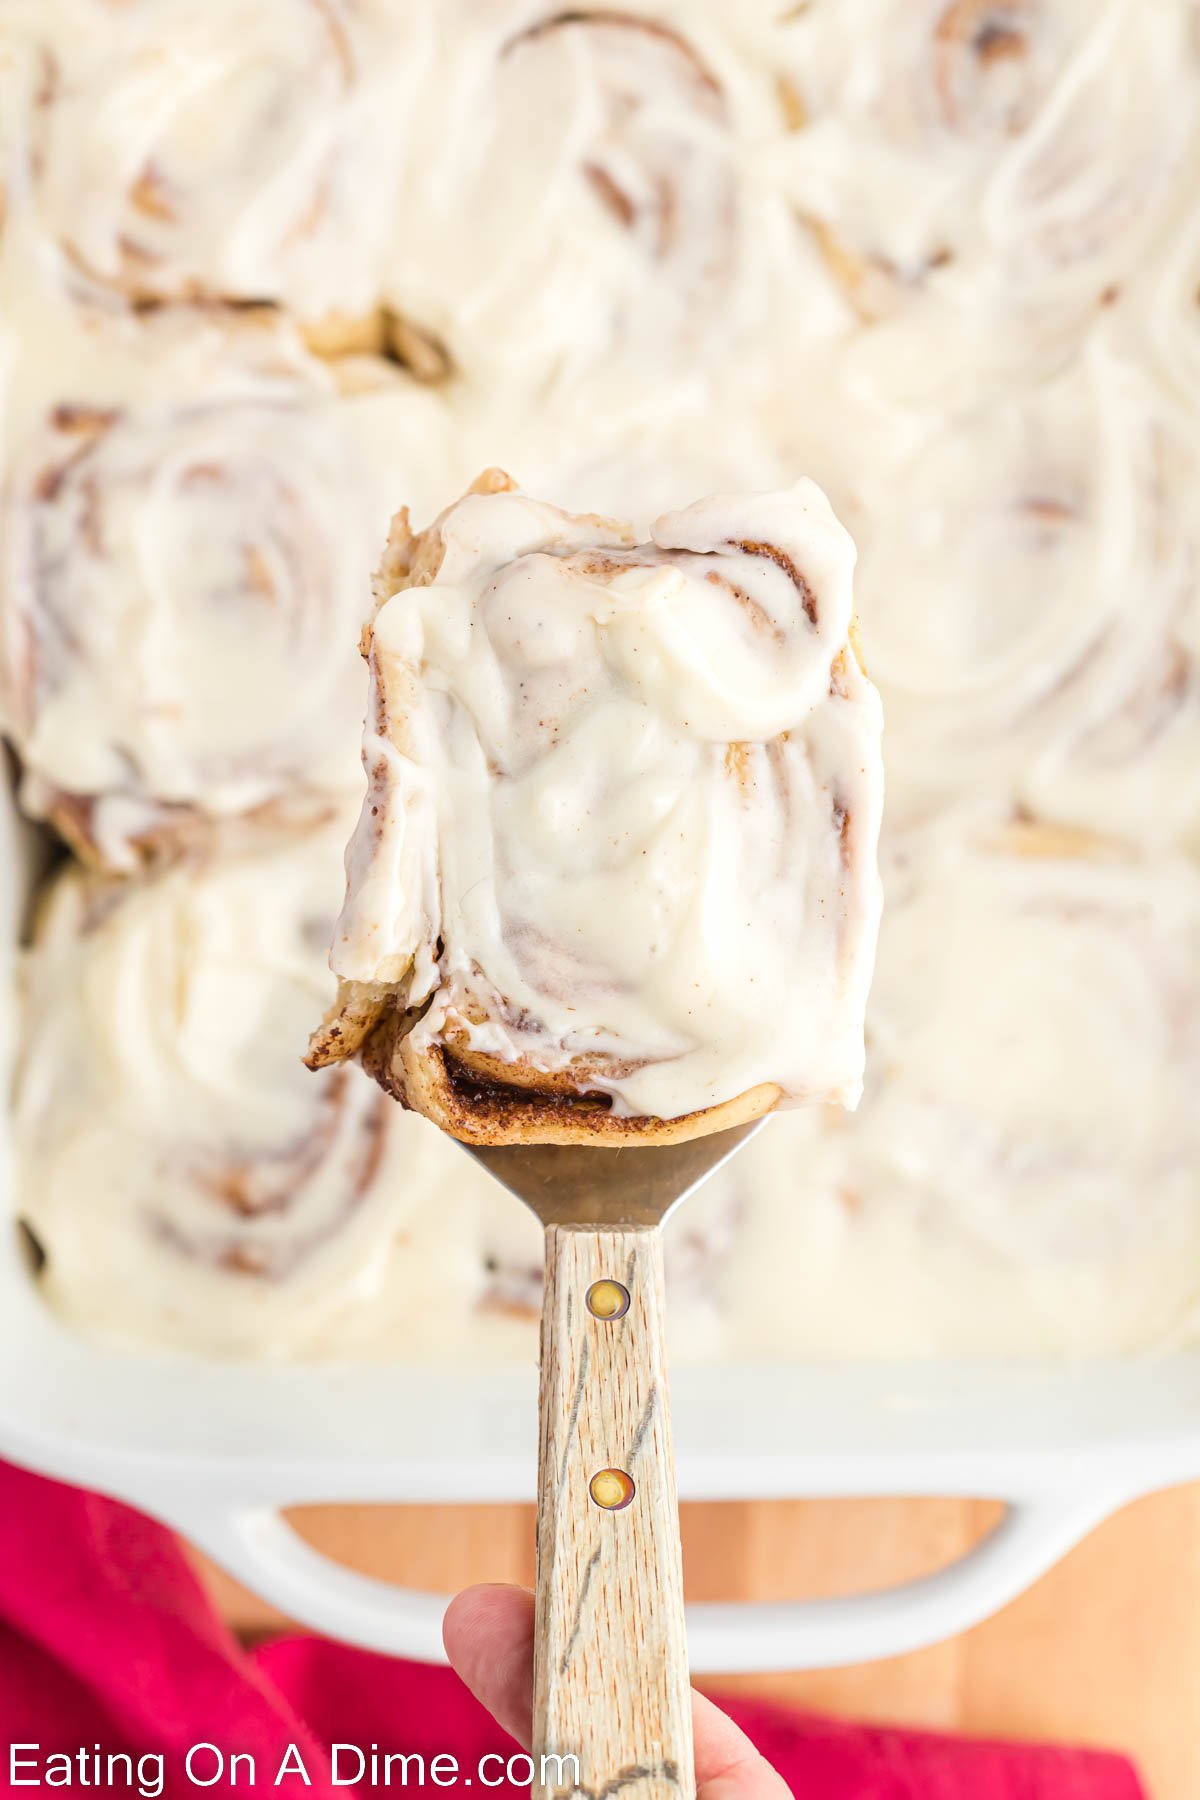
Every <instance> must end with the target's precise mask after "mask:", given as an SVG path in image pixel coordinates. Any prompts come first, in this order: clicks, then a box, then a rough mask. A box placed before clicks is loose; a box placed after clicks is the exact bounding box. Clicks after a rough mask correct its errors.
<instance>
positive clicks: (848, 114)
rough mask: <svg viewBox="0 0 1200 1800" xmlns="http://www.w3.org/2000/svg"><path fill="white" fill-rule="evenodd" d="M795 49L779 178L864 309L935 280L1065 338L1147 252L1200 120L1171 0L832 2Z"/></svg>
mask: <svg viewBox="0 0 1200 1800" xmlns="http://www.w3.org/2000/svg"><path fill="white" fill-rule="evenodd" d="M787 61H788V66H789V69H790V70H791V72H792V80H793V81H794V83H795V85H796V87H797V89H798V91H799V92H800V94H801V95H802V97H803V102H804V114H805V120H804V125H803V129H801V130H798V131H796V132H794V133H793V134H792V135H791V136H790V138H789V139H788V142H787V145H786V148H785V151H784V152H783V154H782V155H781V158H780V163H779V167H780V170H781V175H782V179H783V180H784V182H785V185H786V186H787V188H788V191H789V192H790V193H791V194H792V196H793V199H794V200H795V202H796V205H797V207H798V209H799V211H800V213H801V216H802V217H803V218H804V219H805V220H807V221H808V223H809V225H810V227H811V229H812V231H813V232H814V234H815V236H816V239H817V242H818V243H819V245H820V247H821V249H822V251H823V253H824V255H825V257H826V261H827V265H828V267H829V270H830V272H831V274H832V275H833V277H834V279H835V281H836V282H837V283H838V284H839V286H841V287H842V289H843V290H844V291H845V292H846V294H847V296H848V298H849V300H850V302H851V304H852V305H853V307H854V309H855V310H856V312H857V313H858V314H859V315H860V317H863V318H866V319H868V320H874V319H878V318H880V317H882V316H885V315H887V314H889V313H892V312H895V311H897V310H900V309H905V308H907V307H909V306H911V305H912V304H913V302H914V300H915V299H916V298H917V297H919V296H923V295H926V294H929V293H933V294H935V295H940V296H950V297H952V298H953V299H954V301H955V302H956V303H957V304H960V305H963V306H965V307H967V308H968V309H969V310H972V311H974V310H976V309H977V308H979V306H980V305H981V304H982V305H983V306H985V307H987V308H989V309H994V311H995V313H996V315H997V319H998V320H999V321H1000V322H1001V324H1003V322H1004V321H1007V322H1008V323H1009V324H1013V325H1017V326H1019V327H1020V328H1021V329H1022V331H1023V332H1024V333H1025V334H1026V335H1028V336H1030V337H1031V338H1036V339H1042V340H1045V339H1047V338H1050V339H1052V340H1054V341H1055V342H1056V343H1058V344H1061V343H1062V342H1063V341H1064V338H1069V337H1071V336H1073V335H1075V334H1077V333H1078V331H1079V330H1080V328H1081V327H1082V326H1085V325H1086V323H1087V322H1088V321H1089V320H1090V318H1091V317H1092V316H1094V313H1095V310H1096V308H1097V307H1098V306H1102V305H1104V304H1106V303H1108V302H1109V301H1110V300H1111V299H1112V298H1113V297H1114V296H1115V294H1116V293H1117V292H1118V291H1119V288H1120V286H1121V284H1122V283H1123V282H1124V281H1126V280H1127V279H1128V278H1129V277H1130V276H1131V275H1133V274H1134V273H1135V272H1136V270H1137V269H1138V267H1139V265H1140V262H1141V260H1142V258H1143V256H1144V254H1145V252H1146V249H1147V246H1148V244H1149V243H1150V242H1151V240H1152V238H1153V234H1154V232H1155V229H1156V226H1157V224H1158V223H1159V221H1160V220H1161V217H1162V215H1163V211H1164V209H1165V207H1166V205H1167V203H1168V200H1169V197H1170V194H1171V191H1172V184H1173V182H1174V180H1175V178H1176V174H1177V171H1178V169H1179V165H1180V159H1181V155H1182V151H1183V148H1184V145H1185V144H1186V142H1187V139H1188V136H1189V133H1190V131H1191V129H1192V127H1193V125H1194V122H1195V120H1196V118H1197V86H1198V84H1197V47H1196V44H1195V42H1194V38H1193V33H1192V30H1191V26H1190V22H1189V19H1188V16H1187V8H1186V7H1185V6H1180V5H1174V4H1167V5H1163V6H1156V7H1153V8H1150V9H1147V8H1146V7H1144V6H1141V5H1139V4H1138V0H1100V3H1099V4H1096V3H1093V0H886V3H885V4H883V5H879V4H877V3H876V0H851V3H850V4H843V3H842V0H816V4H814V5H812V6H809V7H806V8H805V9H804V11H803V13H802V14H801V15H800V16H799V17H798V18H797V19H796V21H795V25H794V30H793V33H792V39H791V42H790V45H789V49H788V52H787ZM996 328H997V320H996V319H993V321H992V330H993V332H994V331H995V330H996Z"/></svg>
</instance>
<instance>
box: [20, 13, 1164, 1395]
mask: <svg viewBox="0 0 1200 1800" xmlns="http://www.w3.org/2000/svg"><path fill="white" fill-rule="evenodd" d="M1198 179H1200V33H1198V32H1197V21H1196V16H1195V7H1194V6H1193V5H1192V4H1191V3H1190V0H1157V3H1156V4H1155V5H1154V6H1153V7H1146V6H1143V5H1138V4H1136V3H1135V0H1038V3H1037V4H1032V3H1029V0H883V3H881V4H875V3H874V0H872V3H871V4H868V3H867V0H810V3H809V4H807V5H805V6H802V7H789V6H782V5H778V6H777V5H773V4H768V0H750V3H749V4H747V5H744V6H741V7H738V8H731V7H729V6H726V5H723V4H718V3H717V0H686V3H685V0H627V3H626V4H621V5H616V6H570V7H561V6H560V7H555V6H553V5H547V4H545V0H540V3H539V0H444V3H442V4H439V5H437V6H436V7H430V6H421V5H416V4H411V5H410V4H407V3H406V0H267V3H266V4H263V5H261V6H256V7H253V8H249V9H247V8H246V7H244V6H238V5H235V4H233V3H232V0H204V3H203V4H202V3H201V0H165V3H164V0H124V4H121V5H115V4H111V3H110V0H9V3H8V4H7V5H5V6H4V7H3V9H0V726H2V729H3V735H4V738H5V740H6V743H7V746H8V749H7V752H6V755H7V757H8V761H9V763H10V764H11V769H12V779H13V786H14V792H15V794H16V796H17V799H18V804H19V806H20V807H21V809H22V811H23V812H24V813H25V815H26V816H27V818H28V819H29V820H30V821H31V822H32V823H33V826H34V829H35V830H36V831H37V833H38V834H39V835H40V842H41V845H42V850H43V854H42V857H41V864H42V866H43V868H44V870H45V875H44V879H43V880H42V881H41V882H40V883H39V885H38V891H37V892H36V893H35V894H34V895H33V897H32V904H31V906H30V908H29V917H28V928H27V934H26V937H27V941H26V942H25V944H24V946H23V949H22V953H21V959H22V979H21V984H20V985H21V996H20V1013H19V1029H18V1032H17V1042H18V1054H17V1056H16V1058H15V1068H14V1077H13V1083H12V1092H11V1095H10V1098H9V1112H10V1118H11V1123H12V1128H13V1138H14V1147H15V1170H16V1180H15V1183H14V1197H13V1206H12V1214H13V1217H12V1219H11V1220H10V1224H11V1225H12V1226H13V1229H16V1228H17V1224H18V1223H19V1226H20V1230H21V1232H22V1234H23V1236H22V1241H23V1242H24V1244H25V1246H26V1251H27V1261H28V1267H29V1275H28V1279H31V1280H33V1281H35V1282H36V1283H37V1285H38V1288H39V1291H40V1293H41V1295H42V1297H43V1298H44V1300H45V1302H46V1304H47V1305H48V1306H50V1307H52V1308H54V1309H55V1311H56V1313H57V1314H58V1315H59V1316H60V1317H61V1318H62V1319H63V1320H64V1321H65V1322H66V1323H67V1325H68V1326H69V1327H71V1328H72V1329H75V1330H77V1331H79V1332H81V1333H83V1334H85V1335H87V1336H90V1337H92V1338H101V1339H103V1338H108V1339H114V1338H115V1339H118V1340H120V1341H122V1342H125V1343H133V1344H136V1345H138V1346H140V1347H141V1348H142V1349H144V1350H146V1351H147V1352H152V1353H168V1352H189V1353H193V1354H195V1353H199V1354H203V1355H206V1356H209V1357H225V1358H229V1357H235V1358H242V1359H249V1360H254V1359H260V1360H267V1359H274V1360H280V1359H282V1360H288V1359H293V1360H295V1359H299V1360H304V1359H312V1358H324V1359H337V1358H345V1357H351V1358H371V1357H376V1358H378V1357H407V1358H413V1359H419V1358H420V1357H422V1356H428V1355H433V1354H437V1355H439V1356H441V1355H445V1356H459V1357H460V1359H465V1360H466V1361H472V1360H475V1361H485V1360H488V1359H497V1360H504V1359H506V1358H520V1357H523V1356H526V1355H527V1354H528V1353H529V1351H530V1349H531V1346H532V1331H533V1325H532V1320H533V1318H534V1315H535V1313H536V1309H537V1304H538V1289H537V1268H538V1246H537V1241H536V1231H535V1232H534V1233H533V1238H532V1241H531V1239H530V1233H529V1231H528V1230H527V1229H525V1221H524V1220H523V1219H522V1218H521V1217H520V1215H519V1213H517V1209H513V1208H511V1206H509V1204H508V1203H507V1202H505V1201H504V1200H503V1199H502V1198H500V1199H497V1200H495V1201H494V1202H493V1201H492V1199H491V1197H490V1195H489V1193H488V1191H487V1189H486V1183H485V1182H484V1181H483V1179H482V1177H479V1176H478V1175H477V1173H476V1171H475V1169H474V1167H473V1165H472V1163H471V1160H470V1159H469V1158H467V1157H465V1156H463V1155H462V1154H461V1153H460V1152H459V1151H457V1150H456V1149H455V1148H454V1147H453V1146H452V1145H451V1144H449V1143H447V1142H446V1141H445V1139H444V1137H443V1135H442V1134H441V1133H440V1132H439V1131H438V1130H437V1129H435V1124H431V1123H430V1121H431V1120H432V1121H434V1122H435V1123H436V1124H437V1125H440V1126H442V1127H445V1128H448V1129H449V1131H450V1132H451V1133H454V1132H458V1134H459V1135H461V1136H464V1137H468V1138H474V1139H475V1140H477V1141H478V1140H482V1141H485V1142H495V1141H513V1140H514V1139H520V1138H521V1137H522V1136H523V1135H526V1136H527V1135H529V1133H530V1132H531V1131H534V1132H536V1133H537V1134H538V1135H541V1136H550V1137H555V1138H558V1139H560V1140H566V1141H574V1140H576V1139H577V1138H578V1137H579V1136H580V1135H583V1136H586V1137H595V1138H597V1139H599V1138H605V1139H607V1141H609V1142H614V1143H619V1142H629V1141H634V1140H637V1141H645V1140H647V1139H651V1140H652V1139H653V1138H654V1137H656V1136H657V1137H662V1136H680V1135H691V1134H692V1133H693V1132H696V1131H703V1130H707V1129H714V1128H717V1127H718V1126H719V1125H721V1124H724V1123H728V1122H730V1121H731V1120H733V1119H735V1118H738V1119H740V1118H749V1117H752V1116H756V1115H758V1114H761V1113H764V1112H767V1111H770V1112H772V1113H774V1112H776V1111H778V1112H779V1116H778V1117H777V1118H775V1117H773V1118H772V1119H771V1120H770V1121H769V1122H768V1123H767V1125H766V1126H765V1127H764V1129H763V1131H762V1132H761V1134H760V1135H759V1136H758V1138H756V1140H755V1142H754V1144H753V1145H752V1146H751V1147H749V1148H748V1149H747V1151H746V1152H745V1154H744V1156H743V1157H742V1158H740V1159H739V1160H738V1161H737V1163H736V1164H735V1165H733V1166H731V1167H730V1169H729V1170H728V1171H725V1172H722V1173H721V1174H719V1175H718V1176H717V1177H716V1178H715V1179H714V1181H713V1183H712V1184H711V1186H710V1187H709V1188H708V1189H707V1190H706V1191H705V1192H704V1193H703V1194H702V1195H700V1196H698V1197H697V1199H696V1201H695V1202H694V1204H693V1206H692V1207H691V1208H690V1209H689V1210H688V1212H687V1214H686V1216H685V1218H684V1219H683V1220H682V1221H681V1223H680V1224H679V1226H678V1227H677V1228H675V1229H676V1230H677V1234H678V1235H677V1238H676V1241H675V1244H674V1246H672V1244H671V1234H670V1230H669V1231H668V1256H671V1255H674V1256H675V1258H676V1268H677V1279H676V1281H675V1283H674V1287H675V1295H676V1298H675V1301H674V1306H675V1316H674V1322H673V1329H674V1331H675V1333H676V1336H677V1340H678V1344H679V1346H680V1347H681V1348H682V1349H683V1350H684V1351H685V1352H686V1353H688V1354H694V1355H696V1356H701V1357H703V1356H720V1357H724V1358H727V1359H734V1360H736V1359H737V1358H739V1357H740V1356H745V1355H750V1356H754V1357H756V1358H760V1359H761V1358H767V1359H770V1358H771V1357H778V1358H788V1357H792V1358H795V1357H804V1358H808V1357H814V1358H818V1359H819V1358H830V1359H853V1358H872V1359H879V1358H888V1357H893V1358H895V1357H901V1356H903V1357H925V1358H928V1359H936V1358H938V1357H945V1356H956V1355H966V1356H970V1355H977V1354H983V1355H988V1356H992V1355H1000V1356H1009V1357H1023V1356H1031V1355H1032V1356H1039V1357H1049V1358H1054V1357H1059V1358H1061V1357H1062V1356H1064V1355H1070V1356H1072V1357H1075V1356H1088V1355H1105V1354H1117V1353H1120V1354H1125V1353H1132V1352H1137V1351H1142V1350H1146V1349H1148V1348H1161V1347H1163V1346H1164V1345H1167V1346H1171V1345H1177V1344H1187V1343H1193V1342H1195V1341H1196V1340H1197V1338H1200V1273H1198V1271H1200V1174H1198V1173H1197V1171H1198V1170H1200V1154H1198V1152H1200V1145H1198V1144H1197V1143H1196V1139H1195V1124H1194V1114H1195V1107H1194V1104H1193V1101H1192V1098H1191V1097H1192V1095H1193V1094H1194V1091H1195V1079H1196V1070H1197V1061H1198V1059H1200V1037H1198V1033H1200V910H1198V895H1197V883H1198V881H1200V873H1198V871H1197V865H1196V859H1197V856H1198V855H1200V523H1198V509H1197V506H1196V494H1197V491H1198V483H1200V309H1198V308H1197V305H1196V293H1197V283H1198V281H1200V232H1198V229H1197V220H1196V206H1195V193H1196V187H1197V181H1198ZM501 468H503V469H509V470H511V471H512V472H513V475H514V476H515V477H517V478H519V480H520V481H521V483H522V484H523V485H522V486H521V487H520V488H517V487H515V486H513V485H512V484H511V483H510V482H509V481H508V480H507V479H503V478H500V477H499V476H497V475H495V474H493V475H491V476H489V477H487V478H485V479H484V481H483V482H482V484H480V483H479V482H478V480H477V478H478V477H479V473H480V471H481V470H492V471H495V470H497V469H501ZM803 478H811V483H809V482H807V481H806V480H805V479H803ZM472 483H476V485H475V487H474V488H472V485H471V484H472ZM798 484H799V485H798ZM826 495H827V496H828V502H826V500H825V499H824V496H826ZM747 496H750V497H749V498H748V497H747ZM400 505H403V506H404V507H405V508H406V509H407V517H406V519H402V520H401V521H400V522H398V523H397V524H396V525H395V526H392V527H391V535H390V537H389V522H390V521H391V519H392V516H393V514H394V513H395V512H396V508H397V507H398V506H400ZM839 522H840V523H839ZM385 545H386V550H385ZM852 545H853V546H855V547H856V550H857V566H856V568H855V571H854V577H853V598H852V599H851V587H850V573H849V571H850V565H851V562H852V561H853V556H854V551H853V549H852V547H851V546H852ZM381 554H382V556H383V562H382V567H381V564H380V558H381ZM373 577H374V578H375V586H374V588H373V587H372V580H373ZM852 615H853V616H852ZM364 628H365V629H364ZM360 637H361V646H362V648H363V649H364V651H365V652H366V656H367V664H366V666H364V663H363V661H362V658H361V657H360V655H359V648H360ZM864 669H865V670H869V677H870V678H869V680H868V676H867V674H866V673H864ZM585 690H586V691H585ZM876 690H877V692H876ZM880 701H881V702H882V716H883V718H884V719H886V731H885V732H884V734H883V762H884V769H885V776H886V788H887V817H886V822H885V825H884V829H883V837H882V843H881V849H880V858H879V860H880V866H881V868H882V874H883V888H884V914H883V926H882V932H881V935H880V939H879V953H878V965H877V973H876V978H875V985H874V990H873V993H872V994H871V996H870V998H869V999H868V996H867V974H868V965H869V961H870V957H869V948H870V943H871V940H872V938H873V934H874V930H875V926H876V923H877V912H878V905H879V895H878V890H877V886H876V874H875V866H876V852H875V840H876V836H877V833H878V830H879V824H880V816H879V815H880V796H879V792H878V786H877V784H872V782H871V781H869V780H868V779H867V778H866V777H865V776H864V774H863V771H864V770H865V769H867V768H869V767H870V766H871V765H872V758H873V757H874V755H876V754H877V752H878V743H879V731H880ZM364 718H365V719H366V739H365V743H366V753H365V764H366V767H365V770H364V767H363V762H364V756H363V742H364V739H363V727H364ZM364 796H365V805H364ZM356 819H357V821H358V822H357V824H355V821H356ZM381 821H383V822H382V823H381ZM397 821H402V829H401V828H400V827H399V826H398V825H397ZM347 838H351V840H352V841H351V849H350V852H349V875H350V885H349V892H348V893H347V888H346V877H345V874H344V873H343V869H342V862H341V858H342V849H343V846H344V844H345V842H346V840H347ZM452 844H453V845H458V846H466V848H465V850H462V851H461V852H453V851H451V850H450V849H449V846H451V845H452ZM681 844H682V845H684V846H685V852H681V851H680V850H679V846H680V845H681ZM585 890H586V905H582V902H581V900H580V895H581V894H582V893H584V891H585ZM581 906H582V918H583V927H584V928H583V929H582V930H581V931H580V930H576V929H574V927H575V926H577V925H578V924H579V921H580V916H581ZM568 919H569V920H570V921H571V924H572V929H571V930H570V931H568V930H567V929H565V924H566V922H567V921H568ZM335 921H338V923H337V926H336V930H335V929H334V922H335ZM747 922H749V923H747ZM331 936H332V938H333V941H334V954H333V968H332V971H331V970H330V969H329V968H327V967H326V962H325V958H326V953H327V950H328V944H329V941H330V938H331ZM689 969H690V970H692V971H699V977H698V985H697V986H696V987H694V988H690V987H689V985H688V983H689V980H690V981H693V982H695V981H697V975H696V974H695V973H694V972H693V973H692V974H691V975H690V976H688V975H687V974H686V971H687V970H689ZM801 997H802V1000H803V1004H800V999H801ZM323 1011H325V1012H326V1022H325V1024H324V1026H323V1027H322V1028H321V1029H320V1030H319V1032H318V1034H317V1036H316V1038H315V1040H314V1043H313V1047H312V1049H311V1050H310V1051H308V1052H307V1054H308V1055H309V1057H310V1060H311V1061H313V1062H314V1063H316V1064H318V1065H320V1066H319V1068H318V1072H317V1073H316V1074H312V1073H310V1072H309V1071H307V1070H305V1068H304V1067H303V1062H302V1059H303V1058H304V1056H305V1054H306V1041H307V1036H308V1033H309V1030H310V1028H311V1027H312V1025H313V1023H314V1021H315V1020H317V1019H319V1018H320V1016H321V1014H322V1012H323ZM864 1044H865V1056H864ZM357 1063H362V1064H364V1065H365V1070H364V1068H360V1067H358V1066H356V1064H357ZM371 1076H374V1078H375V1080H374V1081H372V1080H371V1079H370V1077H371ZM380 1087H382V1088H384V1089H386V1090H388V1092H390V1093H392V1094H396V1095H398V1096H399V1097H400V1098H401V1099H402V1100H404V1102H405V1107H398V1106H395V1105H393V1104H392V1103H391V1101H390V1100H388V1098H387V1097H386V1094H384V1093H381V1092H380ZM856 1103H857V1104H856ZM847 1107H849V1108H850V1110H847ZM422 1115H425V1116H422ZM514 1215H515V1216H514ZM414 1282H415V1289H416V1291H418V1292H419V1293H421V1294H422V1295H425V1296H427V1303H422V1304H420V1305H409V1306H407V1307H406V1306H402V1305H399V1304H398V1303H397V1295H398V1294H399V1293H400V1292H402V1291H408V1292H410V1293H411V1292H412V1291H413V1287H414Z"/></svg>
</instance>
